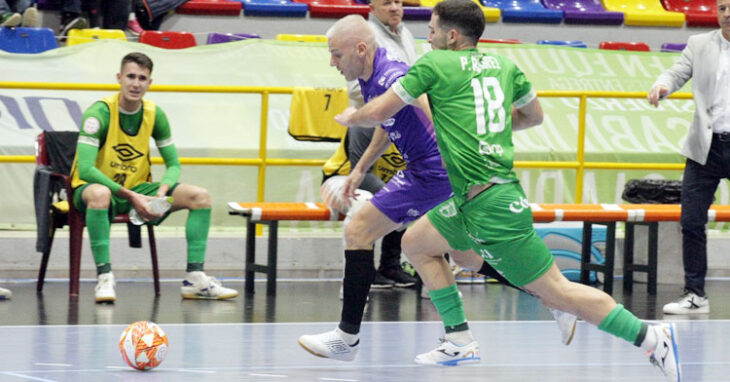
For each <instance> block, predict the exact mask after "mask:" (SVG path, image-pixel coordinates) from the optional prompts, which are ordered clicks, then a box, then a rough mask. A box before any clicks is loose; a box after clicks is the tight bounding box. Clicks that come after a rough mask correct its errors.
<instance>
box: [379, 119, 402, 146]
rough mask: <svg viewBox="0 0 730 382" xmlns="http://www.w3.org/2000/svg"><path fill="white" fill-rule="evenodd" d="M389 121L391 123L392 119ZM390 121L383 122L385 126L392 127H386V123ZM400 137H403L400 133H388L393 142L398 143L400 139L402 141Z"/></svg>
mask: <svg viewBox="0 0 730 382" xmlns="http://www.w3.org/2000/svg"><path fill="white" fill-rule="evenodd" d="M391 119H393V118H391ZM388 121H390V119H389V120H388ZM388 121H385V122H383V126H390V125H386V123H387V122H388ZM394 122H395V120H394ZM400 137H401V135H400V132H398V131H391V132H390V133H388V138H389V139H390V141H391V142H394V141H397V140H398V139H400Z"/></svg>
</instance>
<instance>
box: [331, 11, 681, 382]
mask: <svg viewBox="0 0 730 382" xmlns="http://www.w3.org/2000/svg"><path fill="white" fill-rule="evenodd" d="M429 29H430V34H429V41H430V42H431V45H432V47H433V48H434V50H433V51H432V52H429V53H427V54H425V55H424V56H423V57H422V58H421V59H420V60H418V61H417V62H416V64H415V65H413V67H411V69H410V70H409V71H408V73H407V74H406V75H405V76H403V77H401V79H400V80H399V81H398V82H396V83H394V84H393V86H392V87H391V88H390V89H389V90H388V91H387V92H385V93H384V94H383V95H382V96H380V97H379V98H377V99H374V100H372V101H370V102H369V103H367V104H366V105H365V106H364V107H362V108H361V109H359V110H355V109H351V108H349V109H347V110H346V111H345V112H343V114H341V115H339V116H338V117H336V119H337V121H338V122H340V123H342V124H343V125H346V126H349V125H360V126H375V125H377V124H379V123H381V122H383V121H384V120H386V119H388V118H389V117H390V116H392V115H393V114H394V113H396V112H397V111H399V110H400V109H401V108H403V107H404V106H405V105H407V104H409V103H411V102H413V100H415V99H416V98H417V97H419V96H420V95H422V94H423V93H426V94H428V97H429V101H430V104H431V109H432V114H433V121H434V127H435V130H436V138H437V140H438V145H439V149H440V151H441V155H442V157H443V160H444V164H445V166H446V169H447V172H448V174H449V181H450V182H451V186H452V188H453V191H454V197H453V198H451V199H449V200H447V201H445V202H444V203H442V204H441V205H439V206H437V207H436V208H434V209H433V210H431V211H430V212H429V213H428V214H427V215H426V216H425V217H422V218H420V219H419V220H418V221H417V222H416V223H415V224H414V225H413V226H412V227H411V228H410V229H409V230H408V231H406V234H405V236H404V237H403V242H402V247H403V250H404V252H405V253H406V255H407V256H408V257H409V259H410V260H411V262H412V263H413V265H414V266H415V267H416V269H417V270H418V273H419V274H420V275H421V277H422V278H423V280H424V283H425V284H426V286H427V287H428V288H429V290H430V291H431V292H430V294H431V299H432V301H433V303H434V305H436V308H437V310H438V312H439V314H440V315H441V318H442V320H443V322H444V325H445V327H446V336H445V339H444V341H443V342H442V343H441V345H439V346H438V347H437V348H436V349H434V350H433V351H431V352H428V353H424V354H420V355H418V356H417V357H416V359H415V361H416V362H417V363H422V364H440V365H457V364H460V363H467V362H471V361H478V360H479V347H478V344H477V342H476V341H475V340H474V338H473V337H472V335H471V332H470V331H469V327H468V324H467V321H466V316H465V314H464V309H463V306H462V302H461V299H460V298H459V295H458V291H457V289H456V284H455V282H454V278H453V275H452V274H451V272H449V268H448V264H446V262H445V261H444V259H443V257H442V256H441V254H442V253H444V252H448V251H451V250H459V251H474V252H476V253H477V254H478V255H480V256H481V257H482V258H484V260H486V261H487V262H488V263H489V264H490V265H491V266H492V267H494V268H495V269H497V270H498V271H499V272H500V273H501V274H502V275H504V276H505V278H507V279H508V280H510V282H512V283H513V284H515V285H517V286H520V287H522V288H524V289H526V290H527V291H529V292H530V293H532V294H534V295H535V296H537V297H539V298H540V300H541V301H542V303H543V304H544V305H546V306H548V307H550V308H556V309H559V310H562V311H565V312H570V313H573V314H575V315H577V316H578V317H581V318H583V319H584V320H585V321H587V322H590V323H592V324H594V325H596V326H598V327H599V329H601V330H604V331H606V332H608V333H611V334H613V335H616V336H618V337H621V338H623V339H625V340H627V341H629V342H632V343H634V345H636V346H640V347H641V348H643V349H645V350H647V351H648V352H649V354H650V360H651V362H652V363H654V364H655V365H657V366H658V367H659V368H660V370H661V371H662V372H663V373H664V374H665V375H667V376H668V378H669V379H670V380H673V381H678V380H679V377H680V376H679V368H678V363H679V359H678V355H677V344H676V341H675V331H674V326H673V325H667V324H658V325H648V324H647V323H644V322H642V321H641V320H639V319H638V318H636V316H634V315H633V314H632V313H631V312H629V311H628V310H626V309H624V307H623V306H622V305H617V304H616V302H615V301H614V300H613V298H611V296H609V295H608V294H606V293H604V292H603V291H601V290H599V289H596V288H592V287H589V286H585V285H582V284H579V283H573V282H570V281H569V280H568V279H566V278H565V277H564V276H563V275H562V273H560V270H559V269H558V267H557V266H556V265H555V263H554V261H553V258H552V255H551V254H550V251H549V249H548V248H547V247H546V246H545V244H544V243H543V242H542V241H541V240H540V238H539V237H538V236H537V234H536V233H535V230H534V228H533V225H532V224H533V219H532V211H531V210H530V204H529V203H528V201H527V198H526V197H525V194H524V191H523V190H522V187H521V186H520V184H519V182H518V180H517V177H516V175H515V173H514V171H513V169H512V167H513V158H514V146H513V143H512V131H513V130H520V129H525V128H528V127H532V126H536V125H539V124H541V123H542V109H541V107H540V102H539V101H538V99H537V97H536V93H535V91H534V90H533V89H532V85H531V84H530V82H529V81H528V80H527V78H526V77H525V75H524V74H523V73H522V72H521V71H520V70H519V68H518V67H517V66H516V65H515V64H514V63H513V62H511V61H510V60H509V59H507V58H504V57H500V56H498V55H494V54H487V53H481V52H479V51H478V50H477V49H476V44H477V42H478V40H479V37H480V36H481V34H482V33H483V31H484V15H483V13H482V12H481V10H480V8H479V7H478V6H477V5H476V4H475V3H473V2H472V1H469V0H445V1H443V2H440V3H438V4H437V5H436V6H435V7H434V9H433V13H432V16H431V21H430V23H429Z"/></svg>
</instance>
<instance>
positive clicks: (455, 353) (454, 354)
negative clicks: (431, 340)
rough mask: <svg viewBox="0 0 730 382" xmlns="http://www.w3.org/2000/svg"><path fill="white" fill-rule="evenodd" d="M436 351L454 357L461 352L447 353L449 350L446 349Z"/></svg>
mask: <svg viewBox="0 0 730 382" xmlns="http://www.w3.org/2000/svg"><path fill="white" fill-rule="evenodd" d="M438 351H439V352H441V353H444V355H446V356H448V357H456V356H458V355H459V354H461V352H458V351H455V352H454V353H453V354H452V353H449V352H447V351H446V350H445V349H439V350H438Z"/></svg>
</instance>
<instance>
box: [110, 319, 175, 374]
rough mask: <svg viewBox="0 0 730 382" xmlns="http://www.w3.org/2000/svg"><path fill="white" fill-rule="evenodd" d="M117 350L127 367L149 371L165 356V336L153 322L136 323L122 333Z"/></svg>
mask: <svg viewBox="0 0 730 382" xmlns="http://www.w3.org/2000/svg"><path fill="white" fill-rule="evenodd" d="M119 350H120V351H121V352H122V358H124V360H125V361H127V364H128V365H129V366H132V367H133V368H135V369H137V370H150V369H153V368H155V367H157V366H159V365H160V364H161V363H162V361H163V360H164V359H165V357H166V356H167V335H166V334H165V332H163V331H162V328H160V327H159V326H158V325H157V324H155V323H154V322H148V321H137V322H135V323H133V324H132V325H129V326H127V328H126V329H124V332H122V337H121V338H120V339H119Z"/></svg>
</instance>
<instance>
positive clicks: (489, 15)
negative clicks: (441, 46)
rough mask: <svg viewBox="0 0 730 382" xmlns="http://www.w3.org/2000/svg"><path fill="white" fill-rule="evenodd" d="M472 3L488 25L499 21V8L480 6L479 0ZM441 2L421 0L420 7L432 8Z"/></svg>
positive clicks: (439, 0) (500, 13)
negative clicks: (479, 10)
mask: <svg viewBox="0 0 730 382" xmlns="http://www.w3.org/2000/svg"><path fill="white" fill-rule="evenodd" d="M472 1H473V2H475V3H477V5H479V7H480V8H481V9H482V12H484V18H485V19H486V21H487V22H488V23H496V22H497V21H499V18H500V17H501V16H502V11H500V10H499V8H492V7H485V6H484V5H482V3H481V2H479V0H472ZM440 2H441V0H421V6H422V7H432V8H433V7H434V6H436V4H438V3H440Z"/></svg>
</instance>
